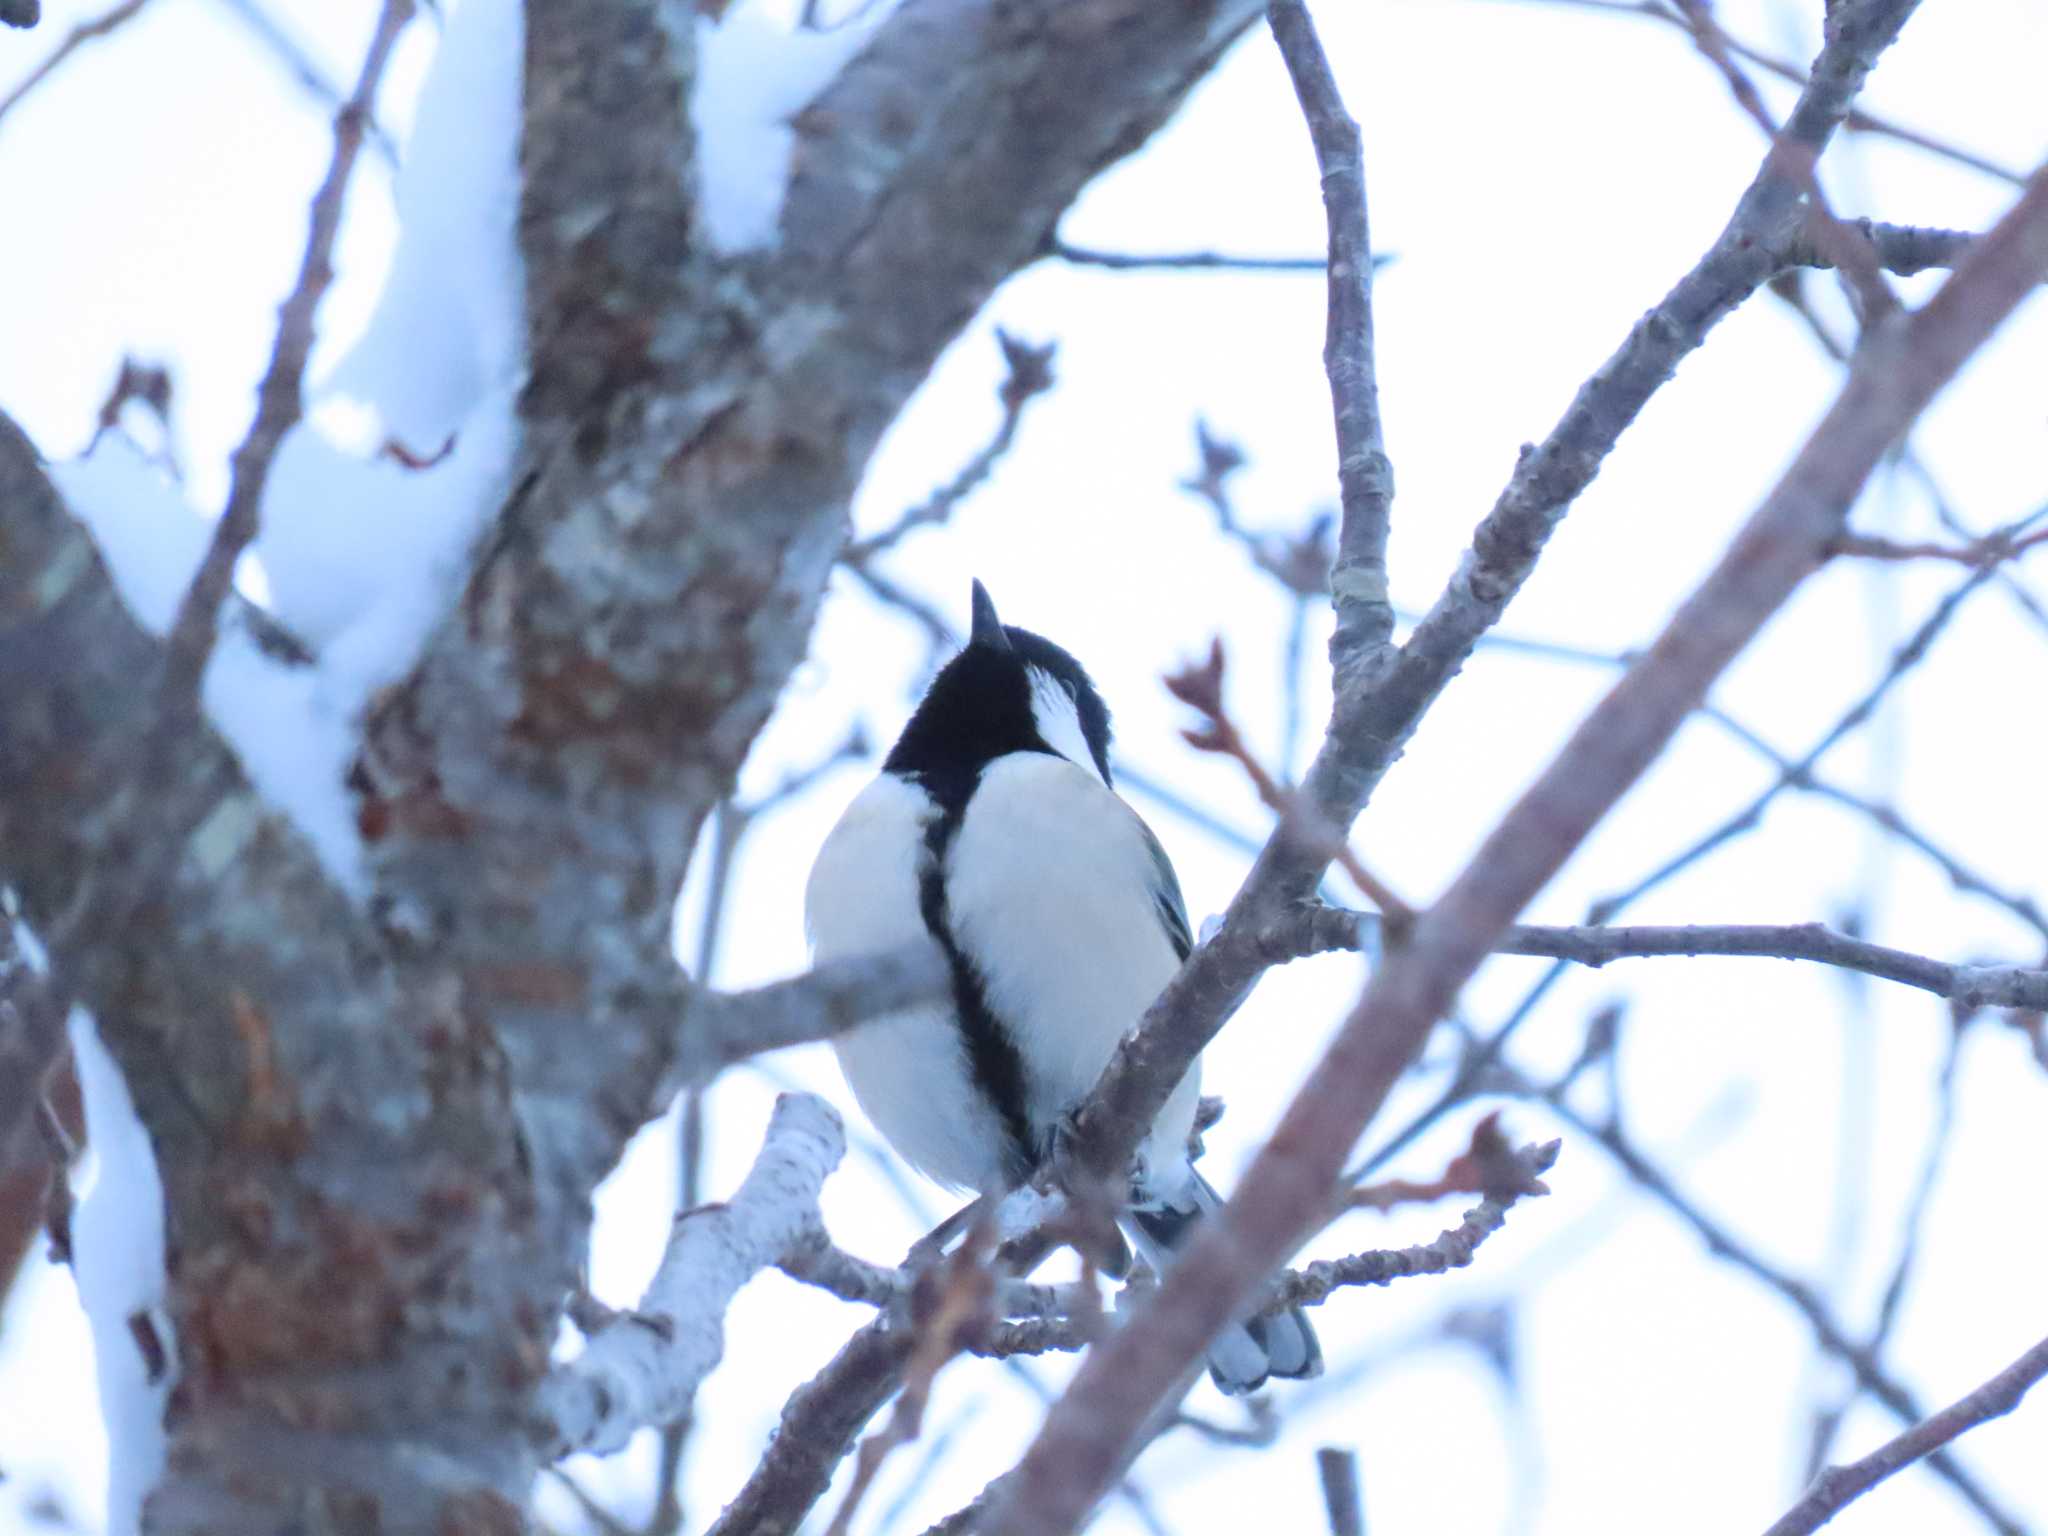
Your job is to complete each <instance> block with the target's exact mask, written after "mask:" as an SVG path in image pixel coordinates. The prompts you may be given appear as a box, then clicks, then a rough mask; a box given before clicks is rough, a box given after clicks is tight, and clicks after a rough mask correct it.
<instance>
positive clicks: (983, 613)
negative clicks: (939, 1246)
mask: <svg viewBox="0 0 2048 1536" xmlns="http://www.w3.org/2000/svg"><path fill="white" fill-rule="evenodd" d="M805 907H806V918H807V922H808V926H809V928H810V935H811V944H812V948H813V950H814V952H815V955H816V958H817V959H818V960H819V961H821V962H822V961H828V960H837V959H842V958H847V957H850V956H856V955H862V954H871V953H875V952H878V951H883V950H890V949H896V948H899V947H901V946H903V945H905V944H908V943H911V942H912V941H914V940H916V939H918V938H920V937H923V936H925V935H929V936H930V937H931V938H932V939H934V940H936V941H937V942H938V944H939V946H940V947H941V949H942V950H943V951H944V952H945V954H946V956H947V958H948V960H949V961H950V962H951V966H952V974H953V985H952V995H951V997H950V998H949V999H948V1000H946V1001H944V1002H936V1003H930V1004H926V1005H924V1006H921V1007H917V1008H911V1009H906V1010H904V1011H903V1012H900V1013H896V1014H892V1015H889V1016H887V1017H885V1018H881V1019H877V1020H874V1021H872V1022H870V1023H868V1024H866V1025H864V1026H862V1027H861V1028H859V1029H857V1030H854V1031H852V1032H851V1033H848V1034H845V1035H841V1036H840V1037H839V1038H838V1040H837V1042H836V1046H837V1049H838V1053H839V1062H840V1065H841V1067H842V1068H843V1069H844V1070H845V1073H846V1080H847V1082H848V1084H849V1085H850V1086H851V1087H852V1089H853V1093H854V1097H855V1098H856V1099H858V1100H859V1101H860V1106H861V1108H862V1109H863V1110H865V1111H866V1113H867V1115H868V1118H869V1119H870V1120H872V1121H873V1122H874V1124H875V1127H876V1129H878V1130H879V1131H881V1133H882V1134H883V1135H884V1136H885V1137H887V1138H888V1140H889V1142H890V1144H891V1145H892V1146H894V1147H895V1149H896V1150H897V1152H899V1153H900V1154H902V1156H903V1157H904V1158H905V1159H907V1160H908V1161H909V1162H911V1163H913V1164H915V1165H916V1166H917V1167H918V1168H919V1169H921V1170H922V1171H923V1172H925V1173H926V1174H929V1175H930V1176H931V1177H932V1178H934V1179H937V1180H938V1181H940V1182H941V1183H944V1184H949V1185H952V1186H954V1187H955V1188H960V1189H971V1190H976V1191H979V1192H980V1193H982V1194H984V1195H999V1194H1001V1193H1003V1192H1005V1191H1007V1190H1009V1189H1012V1188H1014V1187H1016V1186H1017V1185H1019V1184H1021V1183H1023V1182H1024V1181H1025V1180H1026V1179H1028V1178H1029V1177H1030V1176H1031V1174H1032V1172H1033V1171H1034V1170H1035V1169H1036V1168H1037V1167H1038V1166H1039V1164H1040V1163H1041V1161H1042V1160H1043V1159H1044V1158H1046V1157H1047V1156H1048V1155H1049V1153H1050V1152H1051V1149H1052V1143H1053V1138H1054V1136H1055V1134H1056V1133H1057V1132H1058V1131H1059V1129H1060V1127H1061V1126H1062V1125H1063V1123H1064V1122H1065V1120H1066V1117H1067V1116H1068V1115H1070V1114H1071V1113H1072V1111H1073V1110H1075V1109H1076V1108H1077V1107H1078V1106H1079V1105H1080V1103H1081V1101H1082V1099H1083V1098H1084V1097H1086V1095H1087V1093H1088V1090H1089V1089H1091V1088H1092V1087H1094V1085H1095V1080H1096V1078H1097V1077H1099V1076H1100V1075H1101V1073H1102V1069H1103V1068H1104V1067H1105V1066H1106V1065H1108V1062H1109V1058H1110V1055H1111V1053H1112V1052H1113V1051H1114V1050H1115V1048H1116V1044H1117V1042H1118V1040H1119V1039H1121V1038H1122V1037H1123V1036H1124V1035H1125V1034H1126V1033H1127V1032H1128V1031H1129V1030H1131V1029H1132V1028H1133V1027H1134V1026H1135V1025H1136V1024H1137V1022H1138V1018H1139V1016H1140V1015H1141V1014H1142V1013H1143V1012H1144V1011H1145V1008H1146V1006H1147V1005H1148V1004H1150V1003H1151V1001H1152V1000H1153V998H1154V997H1156V996H1157V995H1158V993H1159V991H1160V989H1161V988H1162V987H1164V986H1165V984H1166V982H1167V980H1168V978H1170V977H1171V976H1172V975H1173V973H1174V972H1175V971H1176V970H1177V969H1178V968H1179V966H1180V963H1181V961H1182V960H1184V959H1186V958H1187V955H1188V952H1189V950H1190V949H1191V948H1192V947H1193V943H1194V940H1193V936H1192V934H1191V933H1190V931H1189V928H1188V918H1187V910H1186V907H1185V906H1184V904H1183V903H1182V900H1181V894H1180V882H1179V881H1178V880H1177V879H1176V878H1175V877H1174V873H1173V865H1172V864H1171V863H1170V862H1169V861H1168V859H1167V857H1166V851H1165V850H1164V849H1163V848H1161V847H1160V846H1159V841H1158V839H1157V838H1155V837H1154V836H1153V835H1152V832H1151V829H1150V828H1148V827H1147V826H1146V825H1145V823H1144V822H1143V821H1141V820H1140V819H1139V818H1138V814H1137V812H1135V811H1133V810H1132V809H1131V808H1130V807H1129V806H1128V805H1126V804H1125V803H1124V802H1123V800H1122V799H1121V798H1119V797H1118V795H1117V794H1116V792H1115V790H1114V788H1113V787H1112V784H1111V779H1110V768H1109V710H1108V709H1107V708H1106V707H1105V706H1104V704H1103V702H1102V697H1101V695H1100V694H1098V693H1097V692H1096V691H1095V685H1094V684H1093V683H1091V682H1090V681H1089V679H1088V674H1087V673H1086V672H1084V671H1083V670H1082V669H1081V664H1080V663H1079V662H1077V661H1076V660H1075V659H1074V658H1073V657H1072V656H1070V655H1068V654H1067V652H1066V651H1064V650H1062V649H1061V648H1060V647H1059V646H1057V645H1055V644H1053V643H1052V642H1051V641H1050V640H1047V639H1045V638H1044V637H1043V636H1041V635H1035V634H1033V633H1032V632H1031V631H1030V630H1027V629H1019V628H1016V627H1015V626H1006V625H1004V624H1003V623H1002V621H1001V620H1000V619H998V618H997V617H996V610H995V604H994V603H993V602H991V601H990V599H989V595H988V593H987V591H986V590H984V588H983V587H982V585H981V583H980V582H976V583H975V584H974V628H973V633H972V635H971V637H970V638H969V640H968V643H967V646H966V647H965V649H963V650H962V651H961V652H960V654H959V655H957V656H955V657H954V658H953V659H952V660H951V661H950V662H948V663H947V664H946V666H945V667H944V668H943V669H942V670H941V671H940V672H939V674H938V676H937V677H936V678H934V679H933V680H932V684H931V687H930V688H929V689H928V690H927V691H926V693H925V696H924V699H923V701H922V702H921V703H920V704H919V705H918V707H917V710H916V712H915V713H914V714H913V715H912V716H911V718H910V723H909V724H908V725H906V726H905V727H904V728H903V734H902V736H901V737H900V738H899V739H898V740H897V742H896V745H895V747H894V748H893V749H892V750H891V751H890V753H889V756H888V758H887V760H886V761H885V762H884V763H883V765H882V773H881V776H880V777H879V778H877V779H876V780H875V782H874V783H873V784H871V785H869V786H868V787H867V788H866V789H865V790H863V791H862V792H861V793H860V794H859V795H858V796H856V797H855V799H854V801H853V803H852V804H851V805H850V806H848V807H847V810H846V814H845V815H844V816H842V817H841V818H840V819H839V823H838V825H837V826H835V827H834V828H833V829H832V833H831V835H830V836H829V837H827V838H826V840H825V845H824V847H823V848H822V849H821V850H820V851H819V854H818V861H817V864H816V865H815V866H814V867H813V869H812V871H811V878H810V885H809V888H808V890H807V892H806V896H805ZM1199 1075H1200V1065H1199V1063H1197V1065H1196V1066H1195V1067H1193V1068H1191V1069H1190V1070H1189V1072H1188V1075H1187V1077H1186V1078H1185V1079H1184V1080H1183V1081H1182V1082H1181V1084H1180V1085H1179V1087H1178V1088H1177V1089H1175V1091H1174V1094H1173V1097H1172V1098H1171V1099H1169V1100H1168V1101H1167V1104H1166V1107H1165V1108H1164V1109H1163V1110H1161V1111H1160V1113H1159V1117H1158V1119H1157V1120H1156V1121H1155V1122H1154V1124H1153V1127H1152V1132H1151V1135H1150V1136H1149V1137H1148V1138H1147V1139H1146V1141H1145V1143H1144V1145H1143V1146H1142V1147H1141V1149H1140V1150H1139V1153H1138V1157H1137V1160H1136V1166H1135V1169H1134V1186H1133V1195H1132V1205H1131V1208H1130V1210H1129V1212H1128V1216H1127V1221H1128V1224H1129V1226H1130V1229H1131V1236H1132V1237H1133V1239H1134V1240H1135V1241H1136V1243H1137V1246H1138V1250H1139V1252H1140V1253H1142V1254H1144V1255H1145V1257H1146V1259H1147V1261H1148V1262H1149V1263H1150V1264H1151V1265H1152V1266H1153V1268H1154V1269H1156V1270H1161V1271H1163V1270H1164V1268H1165V1266H1166V1264H1167V1263H1168V1262H1169V1256H1170V1255H1171V1253H1172V1251H1173V1250H1174V1249H1175V1248H1176V1247H1178V1246H1179V1245H1180V1244H1181V1243H1182V1242H1183V1241H1185V1240H1186V1238H1187V1236H1188V1235H1189V1234H1190V1232H1191V1231H1192V1229H1193V1226H1194V1223H1195V1222H1196V1221H1198V1220H1199V1219H1200V1218H1201V1216H1202V1215H1203V1213H1205V1212H1206V1211H1209V1210H1211V1209H1214V1208H1215V1207H1216V1206H1217V1205H1219V1204H1220V1203H1221V1201H1220V1199H1219V1197H1218V1196H1217V1194H1216V1191H1215V1190H1213V1189H1212V1188H1210V1187H1209V1185H1208V1184H1207V1182H1205V1181H1204V1180H1203V1179H1202V1177H1201V1175H1200V1174H1198V1173H1196V1172H1195V1170H1194V1167H1193V1166H1192V1165H1191V1164H1190V1162H1189V1160H1188V1138H1189V1134H1190V1132H1191V1130H1192V1129H1193V1125H1194V1117H1195V1106H1196V1100H1197V1097H1198V1095H1199V1083H1198V1079H1199ZM1209 1368H1210V1374H1211V1375H1212V1376H1213V1377H1214V1378H1215V1381H1216V1384H1217V1385H1218V1386H1219V1387H1221V1388H1222V1389H1223V1390H1224V1391H1226V1392H1231V1393H1243V1392H1250V1391H1252V1390H1254V1389H1255V1388H1257V1387H1258V1386H1260V1385H1261V1384H1262V1383H1264V1381H1265V1380H1266V1378H1267V1377H1268V1376H1313V1375H1315V1374H1316V1373H1317V1372H1318V1371H1320V1370H1321V1368H1322V1356H1321V1352H1320V1350H1319V1349H1318V1347H1317V1344H1316V1338H1315V1335H1314V1333H1313V1332H1311V1331H1310V1329H1309V1326H1308V1322H1307V1320H1306V1319H1305V1318H1304V1317H1303V1316H1302V1315H1301V1313H1300V1312H1299V1311H1298V1310H1297V1311H1292V1312H1286V1313H1281V1314H1279V1315H1278V1316H1274V1317H1267V1318H1255V1319H1252V1320H1250V1321H1248V1322H1245V1323H1241V1324H1236V1325H1233V1326H1232V1327H1231V1328H1229V1329H1226V1330H1225V1332H1224V1333H1223V1334H1222V1335H1221V1336H1220V1337H1219V1338H1218V1339H1217V1340H1216V1342H1215V1343H1214V1344H1213V1345H1212V1346H1211V1349H1210V1353H1209Z"/></svg>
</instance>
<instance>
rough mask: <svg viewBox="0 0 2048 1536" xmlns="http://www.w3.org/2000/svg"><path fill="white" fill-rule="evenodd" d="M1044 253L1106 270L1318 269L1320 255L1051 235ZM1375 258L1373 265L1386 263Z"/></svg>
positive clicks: (1320, 268) (1322, 268)
mask: <svg viewBox="0 0 2048 1536" xmlns="http://www.w3.org/2000/svg"><path fill="white" fill-rule="evenodd" d="M1045 254H1046V255H1048V256H1050V257H1053V258H1054V259H1055V260H1058V261H1064V262H1066V263H1067V264H1068V265H1069V266H1074V267H1101V268H1104V269H1105V270H1107V271H1110V272H1322V271H1325V270H1327V268H1328V263H1327V262H1326V261H1324V259H1323V258H1322V257H1320V256H1231V255H1226V254H1225V253H1223V252H1221V251H1160V252H1139V251H1103V250H1096V249H1094V248H1093V247H1090V246H1084V245H1071V244H1069V243H1068V242H1067V241H1065V240H1062V239H1059V238H1058V237H1057V236H1055V237H1054V238H1053V239H1052V240H1051V241H1049V242H1048V243H1047V245H1046V248H1045ZM1386 262H1387V258H1386V257H1379V258H1377V259H1376V260H1375V261H1374V263H1373V265H1374V266H1375V267H1381V266H1384V265H1386Z"/></svg>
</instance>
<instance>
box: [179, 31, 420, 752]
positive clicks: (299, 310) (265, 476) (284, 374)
mask: <svg viewBox="0 0 2048 1536" xmlns="http://www.w3.org/2000/svg"><path fill="white" fill-rule="evenodd" d="M412 13H413V0H384V5H383V10H382V12H381V13H380V15H379V16H378V18H377V30H376V32H375V34H374V35H373V36H372V37H371V39H370V47H369V51H368V53H366V54H365V55H364V57H363V67H362V72H361V74H359V75H358V76H357V77H356V86H355V90H354V92H353V93H351V95H350V96H349V99H348V100H347V101H346V102H345V103H344V104H343V105H342V108H341V110H340V111H339V112H337V113H336V114H335V117H334V154H333V157H332V158H331V159H330V160H329V161H328V165H327V174H326V176H325V177H324V178H323V179H322V180H321V183H320V186H319V188H318V190H317V191H315V192H314V194H313V202H312V209H311V228H310V229H309V230H308V231H307V235H306V248H305V252H304V254H303V255H302V256H301V257H300V260H299V271H298V276H297V278H296V279H294V281H293V283H292V289H291V292H290V293H289V294H288V295H287V296H286V298H285V301H284V304H283V305H282V307H280V309H279V310H278V317H277V341H276V343H275V344H274V345H273V346H272V348H271V353H270V365H269V366H268V367H267V368H266V369H265V370H264V373H263V380H262V382H261V383H260V384H258V385H257V387H256V419H255V420H254V421H253V422H251V423H250V426H249V431H248V435H247V436H245V437H244V438H243V439H242V445H241V446H240V447H239V448H237V449H236V450H235V454H234V459H233V476H232V479H231V481H230V483H229V487H228V504H227V509H226V511H224V512H223V513H222V514H221V518H220V522H219V524H218V525H216V527H215V528H214V533H213V540H212V542H211V543H210V544H209V545H208V546H207V550H206V557H205V559H204V560H202V561H201V562H200V565H199V571H198V574H197V575H195V576H194V577H193V578H192V585H191V586H190V588H188V589H187V591H186V593H185V597H184V600H183V601H182V602H181V603H179V605H178V614H177V617H176V619H175V620H173V622H172V624H171V632H170V635H169V637H168V639H167V641H166V655H165V658H164V684H163V687H164V705H163V710H164V713H163V719H162V721H161V722H160V726H159V729H160V730H161V731H163V732H164V733H166V734H170V735H175V734H177V732H178V731H180V730H181V729H182V727H183V723H184V721H185V720H187V719H188V718H189V717H190V715H191V712H192V711H193V710H195V709H196V708H197V707H198V697H199V680H200V677H201V676H202V675H203V674H204V673H205V671H206V663H207V660H208V658H209V657H211V656H212V654H213V642H214V637H215V635H216V633H217V632H218V630H219V626H220V608H221V603H222V601H223V600H224V599H225V598H226V597H227V595H228V589H229V588H230V586H231V585H232V584H233V582H234V577H235V565H236V562H237V561H239V560H240V559H241V557H242V552H243V551H244V550H246V549H247V548H248V547H249V545H250V543H251V542H252V541H253V540H254V539H255V537H256V534H257V531H258V521H259V518H260V516H261V510H262V506H263V488H264V485H265V484H266V483H267V481H268V480H269V477H270V465H271V461H272V460H273V459H274V458H275V457H276V456H277V450H278V446H279V445H280V444H281V443H282V442H283V441H284V437H285V434H286V433H287V432H289V431H290V430H291V429H292V427H293V426H294V425H296V424H297V422H298V420H299V417H300V415H301V414H302V413H303V411H304V408H305V399H304V394H303V384H304V378H305V372H306V359H307V357H308V356H309V355H310V354H311V352H312V350H313V338H314V334H315V331H314V318H315V315H316V314H317V312H318V310H319V307H320V300H321V298H322V297H323V296H324V295H325V294H326V292H327V288H328V285H329V284H330V283H331V282H333V280H334V263H333V253H334V239H335V236H336V234H337V233H338V232H339V231H340V229H341V213H342V204H343V202H344V200H345V197H346V194H347V191H348V179H349V173H350V172H351V171H352V170H354V169H355V163H356V156H357V154H358V153H359V152H360V150H361V149H362V144H363V134H364V128H365V125H366V124H367V123H368V122H369V119H370V111H371V107H372V106H373V105H374V103H375V101H376V98H377V85H378V82H379V81H380V80H382V79H383V76H384V66H385V65H386V64H387V63H389V62H390V59H391V51H392V49H393V47H394V46H395V45H396V44H397V42H398V34H399V33H400V32H402V31H403V30H404V29H405V24H406V22H408V21H409V20H411V19H412Z"/></svg>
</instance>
